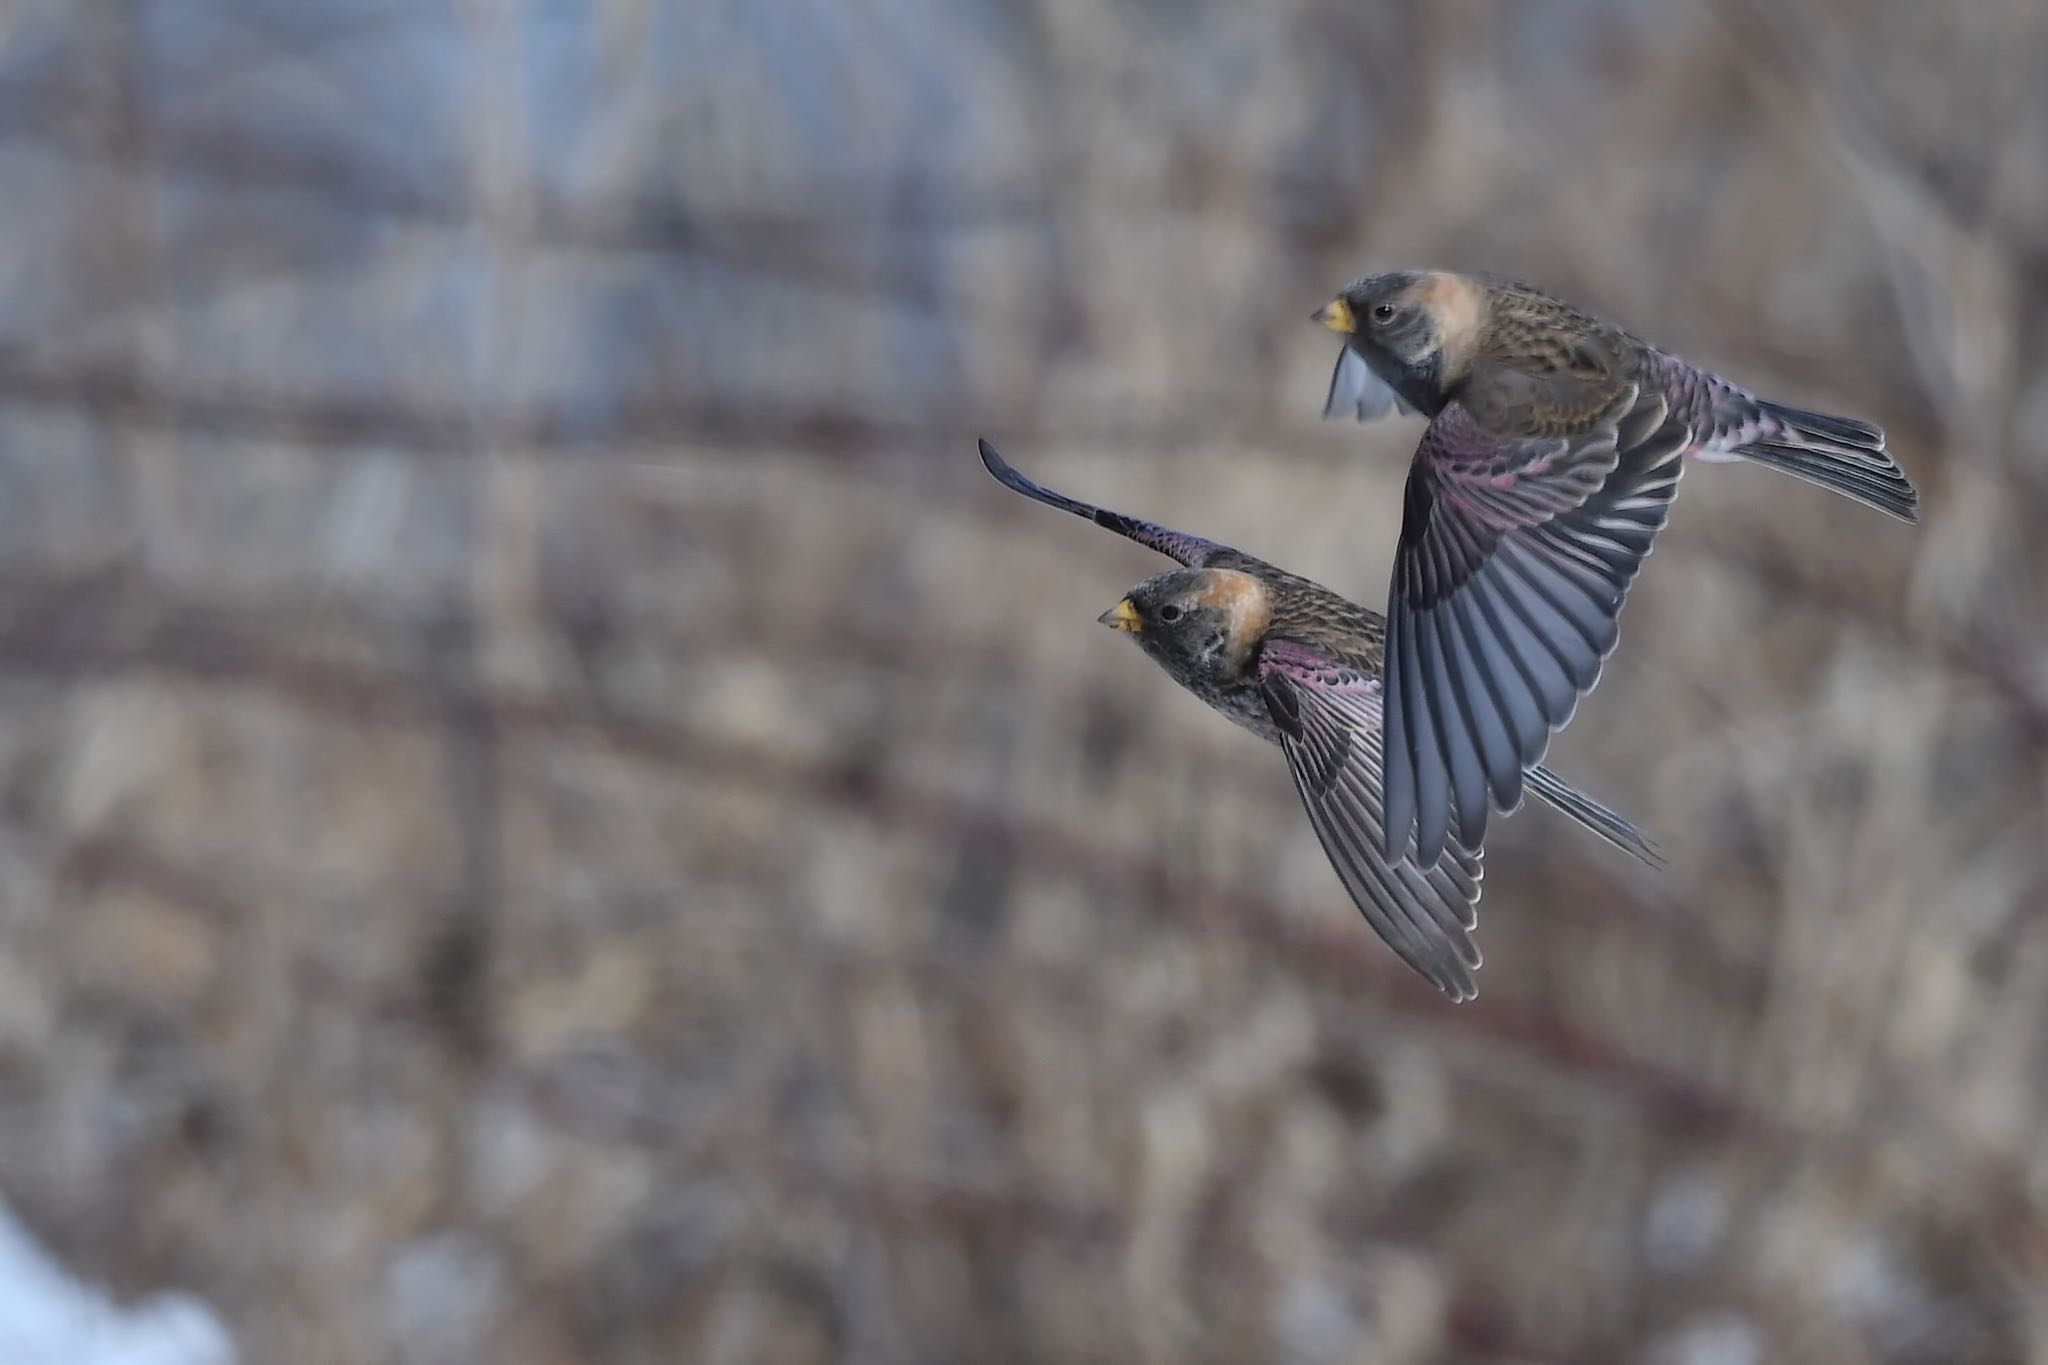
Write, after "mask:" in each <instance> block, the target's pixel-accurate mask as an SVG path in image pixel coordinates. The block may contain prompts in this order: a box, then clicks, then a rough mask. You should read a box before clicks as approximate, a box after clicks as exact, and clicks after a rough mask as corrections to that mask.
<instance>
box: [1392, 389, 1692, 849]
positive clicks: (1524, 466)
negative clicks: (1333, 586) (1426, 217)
mask: <svg viewBox="0 0 2048 1365" xmlns="http://www.w3.org/2000/svg"><path fill="white" fill-rule="evenodd" d="M1691 439H1692V431H1691V427H1690V426H1689V425H1688V424H1687V422H1686V420H1685V419H1684V417H1683V415H1681V414H1678V413H1674V412H1673V411H1672V410H1671V408H1670V405H1669V404H1668V403H1667V402H1666V401H1665V399H1664V398H1663V397H1662V395H1661V394H1659V393H1657V392H1654V391H1645V390H1643V389H1642V388H1640V387H1633V388H1632V389H1631V390H1629V391H1627V392H1625V393H1624V394H1623V396H1622V397H1621V399H1620V400H1619V401H1617V402H1616V403H1615V404H1614V405H1613V406H1612V407H1611V408H1610V409H1609V412H1608V415H1607V416H1605V417H1604V418H1602V419H1601V420H1599V421H1598V422H1596V423H1595V424H1594V425H1593V427H1592V429H1591V430H1589V431H1586V432H1584V433H1581V434H1577V435H1571V436H1557V437H1526V436H1502V435H1499V434H1498V433H1496V432H1494V431H1491V430H1489V429H1488V428H1487V427H1485V426H1484V425H1482V424H1481V423H1480V422H1479V421H1478V420H1477V419H1475V418H1474V417H1473V416H1472V415H1471V413H1469V412H1468V411H1467V410H1466V409H1465V408H1464V407H1463V406H1462V405H1460V404H1456V403H1454V404H1452V405H1450V406H1449V407H1447V408H1445V409H1444V410H1443V412H1441V413H1439V414H1438V415H1437V417H1436V418H1435V420H1433V421H1432V422H1431V423H1430V425H1429V430H1428V431H1426V432H1424V433H1423V437H1422V442H1421V444H1420V446H1418V447H1417V449H1416V452H1415V463H1414V465H1413V467H1412V468H1411V469H1410V470H1409V472H1408V489H1407V498H1406V505H1405V508H1404V510H1403V516H1402V523H1401V542H1400V547H1399V549H1398V550H1397V551H1396V553H1395V557H1394V574H1393V583H1392V585H1391V588H1390V591H1389V593H1388V597H1387V671H1386V683H1387V696H1386V709H1385V715H1386V721H1385V744H1386V754H1387V793H1386V806H1385V821H1386V828H1385V831H1384V837H1385V839H1386V841H1387V842H1388V843H1389V844H1390V845H1393V846H1396V847H1400V846H1404V845H1406V843H1407V836H1408V829H1409V824H1410V822H1411V820H1412V821H1413V822H1414V827H1415V854H1416V856H1417V857H1418V858H1419V859H1420V862H1421V865H1422V866H1424V867H1428V866H1431V865H1432V864H1434V863H1435V861H1436V860H1437V858H1438V857H1439V856H1440V855H1441V853H1442V851H1443V848H1444V844H1445V840H1446V838H1447V837H1448V836H1449V834H1450V832H1451V830H1452V828H1453V826H1454V812H1455V828H1456V829H1457V830H1458V831H1459V837H1460V839H1461V840H1462V841H1463V842H1464V843H1466V844H1468V845H1472V846H1476V845H1477V844H1478V843H1479V841H1480V838H1481V836H1482V835H1483V834H1484V832H1485V828H1486V817H1487V811H1488V806H1489V802H1490V804H1491V805H1492V806H1493V807H1494V808H1497V809H1500V810H1504V811H1507V810H1513V809H1514V808H1515V807H1516V806H1517V805H1519V804H1520V803H1521V799H1522V783H1523V769H1525V768H1528V767H1530V766H1533V765H1534V764H1535V763H1536V762H1537V761H1538V760H1540V759H1541V758H1542V757H1543V752H1544V750H1545V749H1546V748H1547V747H1548V746H1549V743H1550V735H1551V733H1552V732H1553V731H1555V730H1557V729H1559V728H1561V727H1562V726H1563V725H1564V724H1565V722H1566V721H1568V720H1570V719H1571V714H1572V710H1573V708H1574V707H1575V706H1577V705H1578V699H1579V698H1580V697H1581V696H1583V695H1585V694H1586V693H1587V692H1590V691H1591V690H1592V689H1593V684H1594V683H1596V682H1597V681H1599V677H1600V666H1601V664H1602V662H1603V661H1604V660H1605V659H1606V657H1607V655H1608V654H1609V653H1610V652H1611V651H1612V650H1613V649H1614V645H1615V641H1616V639H1617V638H1618V635H1619V626H1618V619H1619V616H1620V613H1621V604H1622V600H1623V598H1624V597H1625V596H1626V595H1627V593H1628V589H1629V585H1630V584H1631V583H1632V582H1633V581H1634V579H1635V576H1636V573H1637V571H1638V570H1639V569H1640V568H1641V567H1642V563H1643V560H1644V558H1645V557H1646V556H1648V554H1649V553H1650V545H1651V542H1652V540H1654V539H1655V537H1656V535H1657V532H1658V531H1660V530H1662V529H1663V526H1664V522H1665V519H1666V518H1667V517H1668V516H1669V515H1670V511H1671V499H1672V496H1673V495H1674V494H1675V493H1676V492H1677V488H1678V476H1679V474H1680V472H1681V470H1682V468H1683V456H1684V452H1685V450H1686V447H1687V446H1688V444H1689V443H1690V442H1691Z"/></svg>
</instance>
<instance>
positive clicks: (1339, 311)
mask: <svg viewBox="0 0 2048 1365" xmlns="http://www.w3.org/2000/svg"><path fill="white" fill-rule="evenodd" d="M1310 316H1311V318H1313V319H1314V320H1315V321H1317V322H1320V323H1322V324H1323V326H1325V327H1327V328H1329V329H1330V330H1331V331H1333V332H1337V333H1340V334H1342V335H1344V336H1350V335H1351V334H1352V333H1353V332H1355V331H1357V330H1358V319H1357V318H1355V317H1353V316H1351V305H1350V304H1348V303H1346V302H1344V300H1342V299H1331V300H1330V301H1329V302H1328V303H1326V304H1324V305H1323V306H1322V307H1320V308H1318V309H1316V311H1315V312H1314V313H1312V314H1310Z"/></svg>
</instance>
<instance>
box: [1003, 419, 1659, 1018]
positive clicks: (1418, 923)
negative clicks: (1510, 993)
mask: <svg viewBox="0 0 2048 1365" xmlns="http://www.w3.org/2000/svg"><path fill="white" fill-rule="evenodd" d="M981 462H982V464H983V465H985V466H987V468H988V472H989V473H991V474H993V475H995V477H996V479H997V480H998V481H999V482H1000V483H1002V485H1003V486H1004V487H1006V488H1009V489H1013V490H1015V491H1016V492H1019V493H1022V494H1023V495H1024V496H1025V497H1027V498H1032V499H1034V500H1036V501H1038V502H1042V503H1044V504H1046V505H1047V506H1048V507H1057V508H1059V509H1060V510H1062V511H1066V512H1072V513H1074V514H1075V515H1076V516H1080V517H1086V518H1087V519H1088V520H1090V521H1092V522H1094V523H1095V524H1096V525H1097V526H1101V527H1105V528H1107V529H1109V530H1111V531H1115V532H1116V533H1117V534H1118V535H1121V536H1126V537H1128V538H1129V539H1131V540H1135V541H1136V542H1138V543H1139V544H1140V545H1144V546H1147V547H1149V548H1151V549H1154V550H1157V551H1158V552H1159V553H1161V554H1163V555H1165V556H1167V557H1168V558H1169V559H1172V560H1174V561H1176V562H1177V563H1179V564H1180V565H1181V566H1182V567H1180V568H1178V569H1172V570H1169V571H1167V572H1165V573H1161V574H1158V575H1156V576H1154V577H1152V578H1148V579H1146V580H1145V581H1144V582H1143V583H1140V584H1138V585H1137V586H1136V587H1134V588H1132V589H1131V590H1130V591H1129V592H1128V593H1126V594H1125V595H1124V597H1123V599H1122V600H1121V601H1119V602H1118V603H1117V604H1116V605H1115V606H1113V607H1111V608H1110V609H1109V610H1108V611H1106V612H1104V613H1103V614H1102V615H1101V616H1100V617H1098V618H1097V619H1098V620H1100V621H1101V622H1102V624H1104V625H1106V626H1110V627H1112V628H1114V629H1116V630H1119V631H1123V632H1125V633H1127V634H1129V635H1130V636H1131V637H1132V638H1133V639H1134V640H1136V641H1137V643H1138V645H1139V647H1140V648H1142V649H1143V650H1144V651H1145V653H1147V654H1148V655H1150V656H1151V657H1152V659H1153V661H1154V662H1155V663H1157V664H1159V665H1160V667H1162V668H1164V669H1165V670H1166V671H1167V673H1169V674H1170V675H1172V677H1173V679H1174V681H1175V682H1178V683H1179V684H1180V685H1181V686H1182V687H1184V688H1186V689H1187V690H1188V691H1190V692H1192V693H1194V694H1195V695H1196V696H1197V697H1200V698H1201V699H1202V700H1203V701H1205V702H1207V703H1208V704H1209V705H1210V706H1212V707H1214V708H1215V709H1216V710H1218V711H1221V712H1222V713H1223V714H1224V715H1226V716H1228V717H1230V719H1232V720H1234V721H1236V722H1237V723H1238V724H1239V725H1242V726H1244V727H1245V728H1246V729H1248V730H1250V731H1251V732H1252V733H1253V734H1256V735H1258V736H1260V737H1261V738H1262V739H1265V740H1268V741H1270V742H1272V743H1275V744H1278V745H1279V746H1280V748H1281V750H1282V752H1283V753H1285V754H1286V756H1287V767H1288V771H1289V772H1290V773H1292V774H1293V777H1294V785H1295V789H1296V790H1297V791H1299V792H1300V793H1301V800H1302V804H1303V805H1304V806H1306V807H1307V808H1308V817H1309V824H1310V825H1311V826H1313V827H1314V829H1315V832H1316V837H1317V838H1318V839H1319V840H1320V841H1321V842H1322V845H1323V851H1324V852H1325V853H1327V854H1328V855H1329V858H1330V862H1331V864H1332V866H1334V867H1335V868H1336V871H1337V876H1338V879H1339V880H1340V881H1342V882H1343V884H1344V889H1345V890H1346V891H1347V892H1349V893H1350V895H1351V899H1352V900H1353V901H1354V902H1356V903H1357V905H1358V908H1359V910H1360V911H1361V912H1363V913H1364V915H1365V919H1366V922H1367V923H1368V924H1370V925H1371V926H1372V927H1373V929H1374V931H1375V932H1377V933H1378V934H1379V936H1380V937H1381V938H1382V939H1384V940H1385V941H1386V943H1387V946H1388V947H1390V948H1392V949H1393V950H1394V951H1395V952H1396V953H1398V954H1399V955H1400V957H1401V959H1402V961H1404V962H1406V963H1407V964H1408V965H1409V966H1410V967H1413V968H1414V969H1415V970H1416V971H1417V972H1420V973H1421V974H1422V975H1423V976H1424V977H1426V978H1427V979H1428V980H1429V981H1430V982H1432V983H1433V984H1434V985H1435V986H1436V987H1437V988H1438V989H1440V990H1442V991H1443V992H1444V994H1446V995H1448V996H1450V997H1451V998H1452V999H1453V1000H1467V999H1470V998H1471V997H1472V996H1473V994H1474V993H1475V991H1474V987H1473V982H1472V973H1473V971H1474V969H1476V968H1477V967H1478V966H1479V961H1480V955H1479V949H1478V947H1477V945H1475V944H1474V943H1473V941H1472V931H1473V929H1474V928H1475V927H1476V926H1477V924H1478V916H1477V914H1476V913H1475V910H1474V906H1475V904H1476V903H1477V901H1478V899H1479V879H1480V875H1481V866H1480V852H1479V846H1478V841H1477V840H1473V841H1471V842H1470V844H1469V845H1463V844H1461V845H1457V846H1454V847H1453V849H1452V851H1451V854H1450V856H1448V857H1445V858H1443V859H1441V860H1439V861H1437V862H1435V863H1434V864H1433V865H1430V866H1428V867H1423V866H1419V865H1417V864H1416V863H1414V862H1413V861H1412V860H1404V859H1400V858H1389V857H1388V856H1387V853H1386V848H1387V845H1386V843H1385V841H1384V839H1383V837H1382V833H1381V831H1382V828H1383V822H1382V818H1381V805H1380V774H1381V762H1380V704H1381V692H1380V661H1381V651H1382V648H1383V642H1384V640H1385V631H1384V629H1383V622H1382V621H1381V619H1380V617H1379V615H1378V613H1376V612H1374V611H1371V610H1369V609H1368V608H1365V607H1361V606H1358V605H1356V604H1355V603H1352V602H1347V601H1346V600H1344V599H1343V598H1342V597H1339V596H1338V595H1337V594H1336V593H1333V592H1331V591H1330V590H1329V589H1327V588H1325V587H1322V586H1321V585H1320V584H1316V583H1311V582H1310V581H1309V580H1308V579H1305V578H1299V577H1297V576H1295V575H1294V574H1291V573H1287V572H1286V571H1284V570H1282V569H1276V568H1274V567H1273V566H1272V565H1271V564H1268V563H1266V562H1265V561H1264V560H1262V559H1255V558H1253V557H1252V556H1251V555H1248V554H1245V553H1243V552H1241V551H1238V550H1234V549H1232V548H1231V547H1229V546H1228V545H1219V544H1217V543H1216V542H1215V541H1213V540H1204V539H1203V538H1202V537H1200V536H1193V535H1188V534H1187V533H1185V532H1182V531H1173V530H1169V529H1167V528H1166V527H1164V526H1158V525H1154V524H1153V523H1151V522H1149V521H1140V520H1138V519H1137V518H1135V517H1127V516H1124V515H1122V514H1121V513H1118V512H1111V511H1108V510H1106V509H1104V508H1100V507H1095V506H1091V505H1090V504H1088V503H1085V502H1079V501H1076V500H1075V499H1073V498H1069V497H1066V496H1065V495H1063V494H1060V493H1055V492H1053V491H1052V490H1050V489H1048V488H1044V487H1041V486H1040V485H1038V484H1036V483H1033V482H1032V481H1031V480H1030V479H1027V478H1025V477H1024V476H1023V475H1022V474H1019V473H1018V472H1017V471H1016V470H1014V469H1012V468H1011V467H1010V466H1009V465H1008V464H1007V463H1005V462H1004V460H1003V457H1002V456H1000V455H998V454H997V453H996V450H995V447H994V446H992V445H990V444H989V443H988V442H987V441H983V442H981ZM1528 785H1529V790H1531V791H1533V792H1534V793H1535V794H1536V795H1537V796H1539V797H1541V798H1542V799H1543V800H1545V801H1547V802H1549V803H1550V804H1551V805H1553V806H1555V807H1557V809H1559V810H1561V811H1563V812H1564V813H1565V814H1566V815H1569V816H1571V817H1572V818H1573V819H1574V820H1576V821H1578V822H1579V823H1580V824H1582V825H1584V826H1585V827H1586V828H1587V829H1589V830H1591V831H1592V832H1593V833H1595V834H1597V835H1599V836H1600V837H1601V838H1602V839H1605V840H1607V841H1608V842H1609V843H1611V844H1613V845H1615V846H1616V847H1617V848H1620V849H1622V850H1624V851H1625V852H1627V853H1629V854H1631V855H1633V856H1635V857H1637V858H1640V859H1642V860H1643V861H1644V862H1647V863H1650V864H1651V865H1653V866H1654V865H1657V864H1658V863H1659V862H1660V861H1661V860H1660V859H1659V858H1658V855H1657V852H1656V850H1655V848H1654V847H1653V846H1652V845H1651V844H1650V842H1649V841H1648V840H1647V839H1645V838H1644V837H1643V835H1642V834H1641V833H1640V832H1639V831H1638V830H1637V829H1636V828H1635V826H1633V825H1631V824H1630V823H1629V822H1628V821H1627V820H1625V819H1623V818H1622V817H1621V816H1619V815H1616V814H1615V813H1614V812H1613V811H1610V810H1608V809H1606V808H1605V807H1603V806H1601V805H1600V804H1599V803H1597V802H1595V801H1593V800H1592V799H1591V798H1590V797H1587V796H1585V795H1583V794H1581V793H1580V792H1578V791H1576V790H1574V789H1573V788H1572V787H1570V786H1569V785H1567V784H1566V783H1565V782H1564V780H1563V779H1562V778H1559V777H1558V776H1557V775H1556V774H1554V773H1552V772H1550V771H1549V770H1548V769H1545V768H1540V767H1539V768H1534V769H1532V770H1531V771H1530V773H1529V775H1528Z"/></svg>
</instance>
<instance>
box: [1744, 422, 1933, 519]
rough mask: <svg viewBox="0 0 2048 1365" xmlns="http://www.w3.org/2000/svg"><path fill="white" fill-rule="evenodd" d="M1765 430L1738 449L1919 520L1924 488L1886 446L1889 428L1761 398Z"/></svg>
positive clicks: (1902, 516)
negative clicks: (1921, 495)
mask: <svg viewBox="0 0 2048 1365" xmlns="http://www.w3.org/2000/svg"><path fill="white" fill-rule="evenodd" d="M1757 407H1758V408H1759V409H1761V410H1762V412H1763V413H1764V415H1765V417H1766V418H1767V419H1768V425H1767V426H1766V427H1765V431H1764V434H1762V435H1760V436H1758V437H1757V438H1756V439H1755V440H1753V441H1751V442H1750V443H1749V444H1748V445H1745V446H1743V447H1742V448H1741V449H1740V450H1739V451H1737V452H1736V453H1737V454H1739V455H1741V456H1743V457H1744V458H1745V459H1750V460H1754V461H1756V462H1757V463H1758V464H1761V465H1768V466H1769V467H1770V468H1772V469H1777V470H1781V471H1783V472H1784V473H1787V474H1790V475H1791V476H1792V477H1794V478H1796V479H1804V480H1806V481H1807V482H1808V483H1813V484H1819V485H1820V486H1821V487H1822V488H1825V489H1828V490H1830V491H1831V492H1835V493H1840V494H1842V495H1843V496H1844V497H1848V498H1854V499H1855V500H1856V501H1857V502H1860V503H1862V504H1864V505H1865V506H1866V507H1875V508H1876V509H1877V510H1878V511H1880V512H1883V513H1886V514H1887V515H1889V516H1894V517H1897V518H1898V519H1899V520H1901V521H1918V520H1920V493H1919V491H1918V490H1917V489H1915V488H1914V487H1913V481H1912V480H1911V479H1908V478H1907V477H1906V474H1905V471H1904V470H1902V469H1900V468H1899V466H1898V463H1897V462H1896V461H1894V460H1893V459H1892V457H1891V455H1890V453H1889V452H1887V451H1886V450H1885V448H1884V432H1882V431H1880V430H1879V429H1878V428H1876V427H1874V426H1872V425H1870V424H1869V423H1868V422H1859V421H1857V420H1856V419H1855V418H1853V417H1830V416H1828V415H1826V414H1825V413H1819V412H1806V411H1804V410H1803V409H1800V408H1788V407H1782V406H1780V405H1779V404H1776V403H1758V404H1757Z"/></svg>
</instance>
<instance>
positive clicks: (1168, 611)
mask: <svg viewBox="0 0 2048 1365" xmlns="http://www.w3.org/2000/svg"><path fill="white" fill-rule="evenodd" d="M1159 619H1160V620H1161V621H1164V622H1165V623H1166V624H1167V625H1169V626H1170V625H1172V624H1173V623H1174V622H1175V621H1178V620H1180V608H1179V607H1177V606H1175V605H1174V604H1173V603H1171V602H1168V603H1167V604H1166V605H1165V606H1163V607H1161V608H1160V609H1159Z"/></svg>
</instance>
